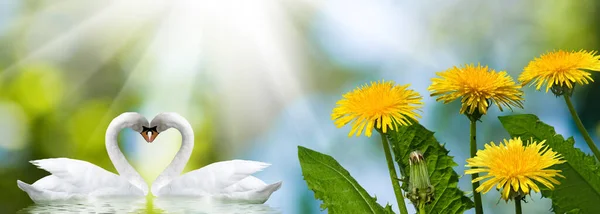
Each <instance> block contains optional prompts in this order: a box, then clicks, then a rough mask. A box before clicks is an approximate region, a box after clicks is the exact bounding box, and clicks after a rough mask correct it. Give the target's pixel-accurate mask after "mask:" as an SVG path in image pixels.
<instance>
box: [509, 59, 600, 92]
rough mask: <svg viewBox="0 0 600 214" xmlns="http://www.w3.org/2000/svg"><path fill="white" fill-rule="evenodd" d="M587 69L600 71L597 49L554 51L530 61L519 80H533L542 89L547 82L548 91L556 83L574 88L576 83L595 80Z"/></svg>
mask: <svg viewBox="0 0 600 214" xmlns="http://www.w3.org/2000/svg"><path fill="white" fill-rule="evenodd" d="M585 70H593V71H600V56H596V52H595V51H584V50H580V51H577V52H576V51H571V52H568V51H563V50H559V51H554V52H550V53H546V54H543V55H542V56H540V57H539V58H535V59H534V60H533V61H531V62H529V64H528V65H527V67H525V69H524V70H523V73H521V75H520V76H519V81H520V82H522V84H523V85H526V84H528V83H530V82H531V85H533V84H535V89H536V90H540V88H541V87H542V85H544V84H546V92H548V89H550V88H552V86H554V85H558V86H561V87H562V86H567V87H568V88H569V89H571V88H573V86H574V84H575V83H577V84H580V85H585V84H588V83H589V82H590V81H591V82H593V81H594V80H593V79H592V77H591V73H590V72H588V71H585Z"/></svg>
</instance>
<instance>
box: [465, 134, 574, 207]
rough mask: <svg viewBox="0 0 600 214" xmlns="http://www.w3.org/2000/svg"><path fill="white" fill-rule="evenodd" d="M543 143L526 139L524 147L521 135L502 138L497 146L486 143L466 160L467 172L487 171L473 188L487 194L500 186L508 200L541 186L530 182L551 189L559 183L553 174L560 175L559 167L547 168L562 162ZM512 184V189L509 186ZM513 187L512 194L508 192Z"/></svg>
mask: <svg viewBox="0 0 600 214" xmlns="http://www.w3.org/2000/svg"><path fill="white" fill-rule="evenodd" d="M544 142H545V141H542V142H539V143H537V142H535V141H533V142H531V141H529V142H528V145H526V146H523V142H522V141H521V138H513V139H510V140H508V141H507V140H506V139H505V140H504V144H502V143H500V145H498V146H496V144H494V142H491V143H489V144H486V145H485V149H484V150H479V151H477V156H475V157H473V158H469V159H467V165H466V166H468V167H471V169H468V170H465V173H466V174H475V173H481V172H487V175H484V176H481V177H478V178H477V179H475V180H473V181H472V182H473V183H474V182H478V181H481V180H484V179H488V178H489V179H488V180H487V181H485V182H483V183H482V184H481V186H479V187H478V188H477V189H476V191H477V192H483V193H487V192H488V191H490V189H492V187H494V186H496V189H498V190H500V188H502V198H503V199H504V200H507V201H508V200H509V199H511V197H509V196H513V195H514V194H516V193H522V194H529V191H530V189H533V191H535V192H539V191H540V188H539V187H538V186H537V184H535V183H534V182H533V181H537V182H539V183H541V184H543V185H544V186H546V187H548V188H550V189H554V185H553V184H560V182H558V180H556V179H555V178H554V177H556V176H558V177H563V178H564V176H562V175H561V174H559V172H561V171H560V170H554V169H547V168H548V167H551V166H552V165H555V164H561V163H564V162H565V161H564V160H562V159H561V156H560V155H559V154H558V153H557V152H554V151H552V149H551V148H548V147H547V146H546V145H544ZM511 187H512V188H511ZM511 190H512V194H511Z"/></svg>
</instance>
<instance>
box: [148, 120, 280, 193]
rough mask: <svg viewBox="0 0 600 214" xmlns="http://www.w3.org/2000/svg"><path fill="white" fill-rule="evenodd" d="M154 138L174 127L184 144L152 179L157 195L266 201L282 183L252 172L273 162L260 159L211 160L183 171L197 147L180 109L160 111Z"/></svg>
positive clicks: (153, 128) (151, 125)
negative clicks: (178, 110) (198, 167)
mask: <svg viewBox="0 0 600 214" xmlns="http://www.w3.org/2000/svg"><path fill="white" fill-rule="evenodd" d="M150 128H151V129H152V130H151V131H152V133H153V134H152V135H151V136H152V137H150V139H149V140H150V142H151V141H152V140H154V138H155V137H156V136H158V134H159V133H161V132H163V131H165V130H167V129H169V128H175V129H177V130H179V132H180V133H181V138H182V142H181V148H180V149H179V151H178V152H177V154H176V155H175V158H174V159H173V161H171V163H170V164H169V166H167V168H166V169H165V170H164V171H163V172H162V173H161V174H160V175H159V176H158V177H157V178H156V180H155V181H154V182H153V183H152V187H151V192H152V194H153V195H155V196H158V197H160V196H191V197H208V198H216V199H222V200H227V201H238V202H246V203H264V202H265V201H267V199H269V197H270V196H271V193H273V192H274V191H276V190H278V189H279V188H280V187H281V183H282V182H281V181H280V182H277V183H274V184H269V185H267V184H265V182H263V181H261V180H260V179H258V178H256V177H254V176H251V175H252V174H254V173H256V172H258V171H261V170H262V169H264V168H266V167H268V166H269V165H270V164H268V163H262V162H257V161H246V160H231V161H223V162H217V163H213V164H210V165H208V166H205V167H203V168H200V169H197V170H194V171H191V172H188V173H185V174H183V175H180V174H181V172H182V171H183V168H184V167H185V164H186V163H187V162H188V160H189V158H190V155H191V154H192V149H193V147H194V132H193V130H192V126H191V125H190V123H189V122H188V121H187V120H186V119H185V118H183V117H181V116H180V115H179V114H177V113H161V114H159V115H157V116H156V117H154V119H152V122H150Z"/></svg>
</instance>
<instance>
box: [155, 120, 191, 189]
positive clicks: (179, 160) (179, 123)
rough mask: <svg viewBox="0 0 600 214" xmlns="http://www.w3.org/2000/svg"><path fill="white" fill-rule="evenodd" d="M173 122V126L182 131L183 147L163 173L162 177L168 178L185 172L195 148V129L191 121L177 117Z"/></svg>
mask: <svg viewBox="0 0 600 214" xmlns="http://www.w3.org/2000/svg"><path fill="white" fill-rule="evenodd" d="M173 122H174V124H173V128H175V129H177V130H178V131H179V132H180V133H181V147H180V148H179V151H177V154H175V158H173V160H172V161H171V163H170V164H169V166H167V168H166V169H165V171H163V173H162V174H161V177H165V178H167V179H169V178H173V177H176V176H179V175H180V174H181V173H182V172H183V169H184V168H185V165H186V164H187V162H188V161H189V159H190V156H191V155H192V151H193V149H194V131H193V129H192V126H191V125H190V124H189V122H187V121H184V120H180V119H176V120H174V121H173Z"/></svg>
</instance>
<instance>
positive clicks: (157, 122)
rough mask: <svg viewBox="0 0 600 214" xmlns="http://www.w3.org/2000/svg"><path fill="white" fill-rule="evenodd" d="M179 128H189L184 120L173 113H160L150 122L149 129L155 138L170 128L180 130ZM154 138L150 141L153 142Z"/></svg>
mask: <svg viewBox="0 0 600 214" xmlns="http://www.w3.org/2000/svg"><path fill="white" fill-rule="evenodd" d="M180 126H190V127H191V125H189V122H188V121H187V120H186V119H185V118H183V117H182V116H181V115H179V114H177V113H175V112H163V113H160V114H158V115H156V116H155V117H154V118H153V119H152V121H150V128H152V131H155V132H156V136H157V135H158V134H160V133H161V132H164V131H166V130H167V129H170V128H176V129H181V128H182V127H180ZM156 136H154V138H156ZM154 138H153V139H152V140H154Z"/></svg>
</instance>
